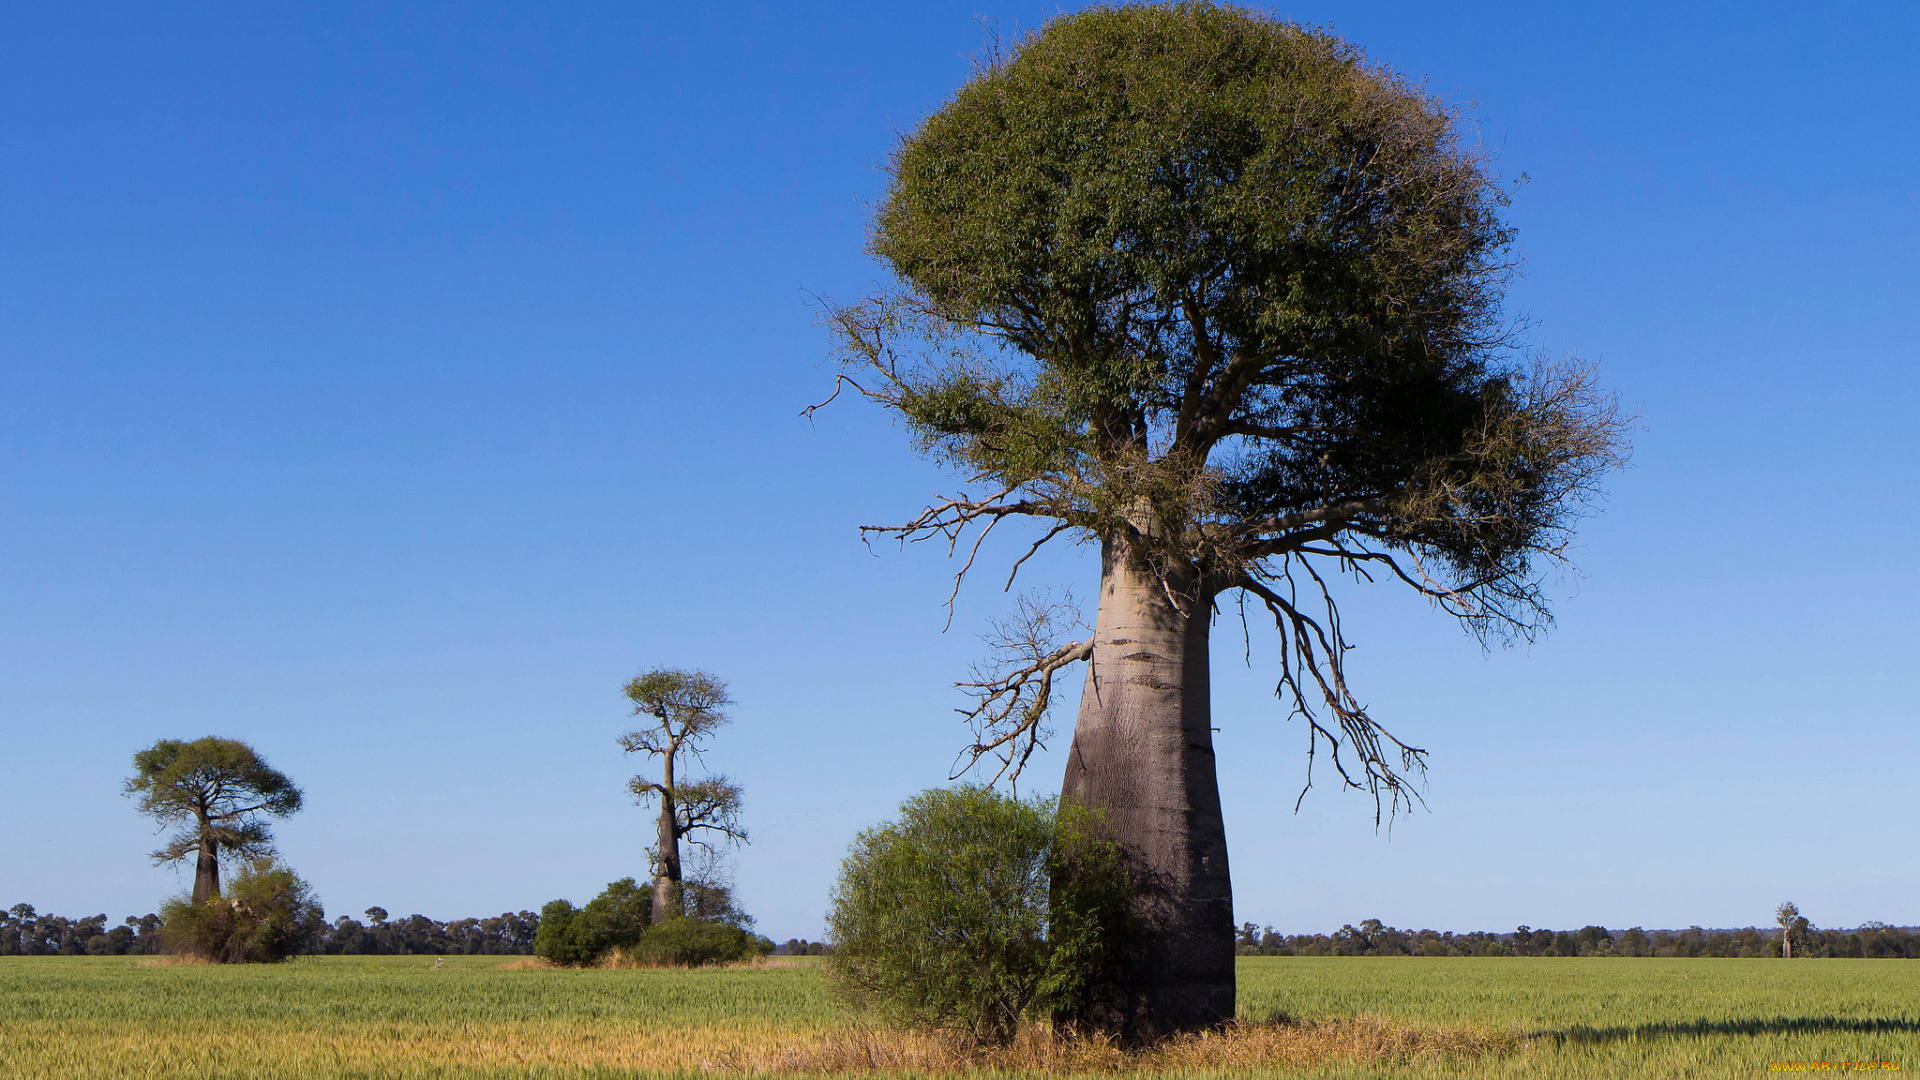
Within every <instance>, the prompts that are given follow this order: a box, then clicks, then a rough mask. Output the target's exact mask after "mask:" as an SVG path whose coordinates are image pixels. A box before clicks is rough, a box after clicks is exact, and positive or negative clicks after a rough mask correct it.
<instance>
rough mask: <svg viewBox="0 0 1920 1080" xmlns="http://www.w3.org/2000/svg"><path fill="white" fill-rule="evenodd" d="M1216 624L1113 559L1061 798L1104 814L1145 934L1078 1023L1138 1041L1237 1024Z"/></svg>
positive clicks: (1116, 553)
mask: <svg viewBox="0 0 1920 1080" xmlns="http://www.w3.org/2000/svg"><path fill="white" fill-rule="evenodd" d="M1193 585H1194V582H1193V581H1192V580H1187V581H1178V580H1176V581H1175V582H1174V583H1173V586H1174V590H1175V591H1176V592H1177V591H1180V590H1182V589H1183V588H1184V589H1188V590H1191V591H1193V592H1195V593H1198V592H1199V590H1197V589H1192V586H1193ZM1183 607H1184V608H1185V611H1184V612H1183V611H1182V610H1181V609H1182V608H1183ZM1211 614H1212V605H1211V598H1210V597H1204V596H1203V597H1202V598H1201V599H1198V600H1192V601H1188V600H1182V601H1181V603H1180V605H1179V606H1176V604H1175V602H1174V600H1173V599H1172V598H1171V597H1169V595H1168V589H1167V588H1166V587H1165V586H1163V585H1162V584H1161V582H1160V581H1159V580H1158V579H1157V578H1156V577H1155V576H1154V575H1153V573H1152V572H1151V571H1150V570H1148V569H1147V568H1146V567H1144V566H1142V565H1141V564H1140V562H1139V560H1138V559H1137V558H1136V557H1135V556H1133V554H1132V553H1131V552H1130V551H1129V550H1128V548H1127V545H1126V544H1125V543H1124V542H1122V541H1118V540H1111V539H1110V540H1108V541H1107V542H1106V543H1105V544H1104V545H1103V546H1102V552H1101V576H1100V609H1099V615H1098V617H1097V623H1096V626H1095V629H1094V650H1093V659H1092V663H1091V665H1090V666H1089V670H1088V672H1087V685H1086V690H1085V692H1084V694H1083V696H1082V697H1081V701H1080V713H1079V716H1078V718H1077V719H1076V720H1075V723H1074V732H1073V748H1072V750H1071V752H1070V753H1069V754H1068V758H1067V775H1066V780H1065V783H1064V784H1063V785H1062V788H1061V796H1062V798H1063V800H1066V801H1071V802H1075V803H1078V804H1080V805H1082V806H1085V807H1087V808H1089V809H1091V810H1094V811H1097V812H1099V813H1101V814H1102V815H1103V817H1104V819H1105V824H1106V828H1107V831H1108V836H1109V837H1110V838H1112V839H1113V840H1115V841H1117V842H1119V843H1120V845H1121V846H1122V847H1123V848H1124V849H1125V851H1126V854H1127V859H1128V863H1129V868H1130V870H1131V872H1132V873H1133V875H1134V898H1133V904H1132V915H1133V919H1134V925H1133V926H1132V928H1131V932H1130V933H1129V935H1128V938H1127V943H1126V946H1125V947H1124V948H1123V949H1122V950H1120V955H1119V956H1117V957H1115V958H1113V962H1112V963H1111V964H1110V965H1109V967H1108V969H1107V970H1106V971H1105V972H1103V973H1102V975H1101V976H1100V977H1099V978H1098V979H1097V980H1096V982H1095V985H1094V987H1093V992H1092V994H1091V995H1090V998H1089V1001H1088V1004H1087V1005H1086V1007H1085V1009H1084V1010H1083V1012H1082V1013H1081V1014H1080V1015H1077V1016H1074V1017H1071V1019H1073V1020H1075V1021H1076V1022H1078V1023H1080V1024H1081V1025H1083V1026H1086V1027H1090V1028H1093V1029H1095V1030H1101V1031H1107V1032H1111V1033H1114V1034H1116V1035H1118V1036H1120V1037H1121V1038H1122V1039H1124V1040H1126V1041H1129V1042H1142V1041H1147V1040H1151V1039H1154V1038H1157V1037H1159V1036H1161V1035H1165V1034H1169V1033H1172V1032H1176V1031H1194V1030H1199V1029H1203V1028H1207V1027H1211V1026H1214V1025H1217V1024H1220V1023H1222V1022H1223V1021H1226V1020H1229V1019H1231V1018H1232V1017H1233V1014H1234V973H1233V893H1232V886H1231V883H1230V882H1229V880H1228V876H1227V838H1226V826H1225V823H1224V821H1223V819H1222V817H1221V813H1220V788H1219V783H1218V781H1217V779H1216V777H1215V771H1214V756H1213V730H1212V727H1211V719H1212V707H1211V702H1210V700H1209V697H1210V695H1209V685H1208V656H1207V635H1208V629H1209V621H1210V618H1211Z"/></svg>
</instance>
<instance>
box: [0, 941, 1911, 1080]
mask: <svg viewBox="0 0 1920 1080" xmlns="http://www.w3.org/2000/svg"><path fill="white" fill-rule="evenodd" d="M500 965H501V960H500V958H496V957H451V958H448V959H447V960H446V961H445V962H444V963H441V964H438V965H436V963H435V962H434V960H433V958H430V957H366V958H359V957H329V958H324V959H311V960H299V961H295V962H293V963H291V964H285V965H280V966H274V967H264V966H262V967H210V966H186V965H182V966H142V965H140V964H138V963H137V962H136V961H133V960H129V959H123V958H92V957H72V958H65V957H44V958H43V957H6V958H0V1077H5V1078H9V1080H11V1078H14V1077H33V1078H41V1077H46V1078H58V1080H68V1078H71V1080H83V1078H84V1080H95V1078H101V1080H104V1078H108V1077H114V1078H119V1077H151V1078H169V1080H171V1078H183V1080H184V1078H189V1077H191V1078H195V1080H200V1078H226V1077H233V1078H239V1077H261V1078H274V1080H277V1078H283V1077H284V1078H294V1077H300V1078H309V1077H312V1078H331V1077H368V1078H372V1077H381V1078H386V1077H435V1078H441V1077H445V1078H455V1077H457V1078H463V1080H464V1078H478V1077H613V1076H633V1075H657V1074H662V1073H668V1074H673V1073H678V1074H690V1075H707V1074H712V1073H715V1072H721V1073H725V1072H739V1071H753V1070H754V1069H755V1068H762V1069H764V1068H768V1067H775V1068H778V1067H780V1066H781V1065H782V1063H784V1064H785V1065H787V1066H791V1065H792V1064H794V1063H796V1062H797V1063H801V1064H806V1063H808V1062H812V1063H813V1064H814V1067H815V1068H816V1069H817V1068H819V1067H820V1066H819V1063H820V1062H821V1061H826V1060H830V1059H829V1058H822V1057H820V1056H819V1055H817V1054H814V1056H812V1057H809V1056H808V1055H809V1054H810V1053H812V1049H810V1048H818V1047H821V1046H825V1045H830V1044H834V1043H835V1041H836V1040H840V1041H842V1042H844V1041H846V1040H847V1039H849V1038H852V1037H853V1036H854V1035H857V1034H858V1029H856V1028H854V1027H852V1026H851V1022H850V1020H849V1018H847V1017H846V1016H844V1015H842V1014H841V1013H840V1012H838V1011H837V1010H836V1009H835V1008H834V1007H833V1006H832V1004H831V1003H830V1002H829V1001H828V1000H827V996H826V994H825V991H824V988H823V986H822V984H821V980H820V973H819V971H818V970H817V969H816V968H815V967H813V966H811V965H809V964H806V963H804V962H802V963H798V964H794V965H792V966H785V967H772V968H760V969H751V970H721V971H648V970H639V971H635V970H609V971H564V970H537V969H536V970H512V969H507V968H503V967H501V966H500ZM1240 999H1241V1007H1242V1010H1243V1012H1244V1013H1245V1014H1246V1015H1247V1016H1249V1017H1253V1018H1260V1017H1264V1016H1267V1015H1269V1014H1272V1013H1274V1012H1284V1013H1285V1014H1287V1015H1288V1016H1290V1017H1293V1018H1295V1019H1296V1020H1299V1021H1307V1022H1309V1023H1307V1024H1305V1025H1295V1027H1294V1028H1291V1029H1275V1030H1304V1031H1307V1032H1310V1033H1311V1032H1315V1031H1318V1032H1320V1033H1322V1034H1327V1033H1332V1034H1331V1035H1329V1036H1328V1037H1329V1038H1332V1041H1330V1042H1329V1041H1326V1040H1324V1039H1323V1040H1322V1041H1323V1043H1324V1045H1321V1046H1320V1047H1319V1049H1317V1050H1315V1051H1314V1052H1313V1053H1312V1054H1309V1055H1308V1056H1306V1057H1304V1058H1297V1057H1289V1058H1287V1059H1286V1060H1288V1061H1296V1062H1298V1061H1305V1062H1308V1064H1305V1065H1300V1066H1298V1067H1274V1066H1264V1067H1261V1068H1259V1069H1257V1070H1250V1069H1248V1068H1246V1067H1244V1066H1243V1067H1240V1068H1232V1067H1229V1068H1224V1069H1221V1068H1208V1067H1203V1064H1202V1063H1205V1062H1209V1061H1211V1060H1213V1059H1212V1058H1210V1057H1209V1047H1210V1045H1211V1044H1197V1045H1195V1046H1192V1047H1189V1048H1187V1051H1186V1052H1185V1054H1184V1056H1183V1057H1181V1058H1180V1059H1179V1063H1178V1064H1177V1065H1175V1066H1171V1067H1165V1066H1164V1065H1163V1067H1161V1068H1159V1069H1158V1070H1157V1074H1159V1075H1209V1074H1213V1075H1235V1074H1237V1075H1246V1074H1248V1073H1249V1072H1250V1071H1257V1072H1258V1073H1259V1074H1260V1075H1277V1074H1278V1075H1299V1076H1316V1077H1376V1076H1378V1077H1384V1076H1407V1077H1415V1076H1422V1077H1424V1076H1500V1077H1521V1076H1527V1077H1537V1076H1550V1077H1559V1076H1567V1077H1619V1076H1635V1077H1643V1076H1647V1077H1727V1076H1753V1075H1758V1074H1762V1073H1767V1072H1769V1071H1770V1069H1771V1065H1772V1063H1774V1062H1821V1061H1828V1062H1834V1061H1849V1062H1862V1061H1868V1062H1888V1063H1893V1064H1895V1065H1898V1066H1904V1067H1905V1068H1908V1069H1916V1070H1920V963H1911V962H1903V961H1897V960H1883V961H1873V960H1807V961H1794V962H1791V963H1789V962H1784V961H1768V960H1628V959H1608V960H1600V959H1593V960H1586V959H1485V960H1468V959H1440V960H1426V959H1412V958H1406V959H1366V958H1333V957H1329V958H1293V957H1273V958H1254V959H1246V960H1243V961H1242V962H1241V968H1240ZM1354 1018H1362V1019H1361V1020H1359V1021H1358V1022H1357V1023H1353V1024H1346V1025H1344V1026H1343V1025H1341V1024H1336V1023H1333V1022H1334V1021H1350V1020H1353V1019H1354ZM1312 1022H1320V1024H1321V1025H1322V1026H1320V1027H1315V1026H1314V1023H1312ZM1333 1036H1337V1038H1336V1037H1333ZM1342 1040H1345V1041H1342ZM1455 1047H1465V1048H1466V1052H1455V1051H1454V1050H1453V1049H1452V1048H1455ZM1349 1051H1350V1052H1349ZM796 1053H797V1055H798V1056H795V1054H796ZM783 1055H784V1056H783ZM1143 1064H1144V1063H1143ZM1148 1071H1149V1072H1155V1071H1156V1070H1155V1069H1153V1068H1152V1067H1151V1066H1149V1067H1148Z"/></svg>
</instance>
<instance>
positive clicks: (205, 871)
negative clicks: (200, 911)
mask: <svg viewBox="0 0 1920 1080" xmlns="http://www.w3.org/2000/svg"><path fill="white" fill-rule="evenodd" d="M219 897H220V845H219V843H218V842H217V841H215V840H213V839H212V838H210V837H206V836H202V837H201V838H200V857H199V859H198V860H197V861H196V862H195V863H194V866H193V902H194V903H196V904H204V903H206V902H207V901H208V900H217V899H219Z"/></svg>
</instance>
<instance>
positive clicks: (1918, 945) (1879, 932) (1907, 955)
mask: <svg viewBox="0 0 1920 1080" xmlns="http://www.w3.org/2000/svg"><path fill="white" fill-rule="evenodd" d="M1789 932H1790V933H1791V934H1792V945H1793V950H1792V955H1793V957H1794V958H1795V959H1799V958H1802V957H1852V958H1855V959H1875V960H1877V959H1910V960H1920V927H1899V926H1888V925H1887V924H1886V923H1880V922H1867V923H1862V924H1861V925H1860V926H1858V927H1856V928H1854V929H1851V930H1844V929H1832V930H1822V929H1818V928H1816V927H1814V926H1812V925H1810V924H1808V923H1807V921H1806V919H1805V918H1804V917H1802V918H1796V919H1795V920H1794V921H1793V925H1792V927H1791V928H1790V930H1789ZM1781 935H1782V932H1781V931H1780V930H1778V929H1774V928H1772V927H1767V928H1764V929H1758V928H1755V927H1745V928H1742V929H1738V930H1703V929H1701V928H1700V927H1698V926H1690V927H1688V928H1686V929H1685V930H1646V929H1643V928H1641V927H1638V926H1636V927H1633V928H1632V929H1629V930H1609V929H1607V928H1606V927H1604V926H1583V927H1581V928H1580V929H1578V930H1547V929H1535V928H1533V927H1531V926H1524V925H1523V926H1519V927H1516V928H1515V929H1514V930H1513V931H1511V932H1509V933H1498V932H1491V931H1478V930H1476V931H1473V932H1470V933H1454V932H1453V931H1437V930H1401V929H1399V928H1397V927H1392V926H1387V925H1385V924H1383V923H1381V921H1380V920H1379V919H1366V920H1363V921H1362V922H1361V923H1360V925H1359V926H1353V925H1351V924H1349V925H1346V926H1342V927H1341V928H1340V929H1338V930H1336V931H1334V932H1333V933H1331V934H1279V933H1276V932H1274V929H1273V928H1272V927H1270V926H1268V927H1261V926H1256V925H1254V924H1253V923H1243V924H1241V926H1240V929H1239V930H1238V931H1237V932H1236V934H1235V939H1236V940H1235V947H1236V951H1237V952H1238V953H1239V954H1240V955H1242V956H1717V957H1745V958H1757V957H1768V956H1779V955H1780V954H1781Z"/></svg>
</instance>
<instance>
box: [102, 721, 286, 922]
mask: <svg viewBox="0 0 1920 1080" xmlns="http://www.w3.org/2000/svg"><path fill="white" fill-rule="evenodd" d="M126 793H127V794H128V795H137V796H139V797H140V812H141V813H143V814H147V815H149V816H151V817H152V818H153V819H154V820H155V821H157V822H158V823H159V824H160V827H161V828H166V827H167V826H170V825H175V826H178V828H177V829H176V830H175V831H174V833H173V835H171V836H169V837H167V842H166V844H165V846H163V847H161V848H160V850H158V851H155V852H154V853H153V861H154V862H155V863H156V864H158V863H170V862H179V861H181V860H183V859H185V858H186V857H187V856H188V855H193V856H195V863H194V870H193V902H194V903H195V904H199V903H203V902H205V901H207V900H210V899H213V898H214V897H217V896H219V895H220V860H221V859H228V860H233V859H240V860H251V859H258V858H261V857H263V856H267V855H271V854H273V833H272V832H271V831H270V830H269V829H268V828H267V823H266V822H265V821H263V820H262V819H261V818H262V815H271V816H273V817H286V816H287V815H289V814H292V813H294V812H295V811H297V810H299V809H300V800H301V795H300V789H299V788H297V787H295V786H294V785H293V781H292V780H289V779H288V778H287V775H286V774H285V773H283V772H280V771H279V770H277V769H274V768H271V767H269V766H268V765H267V763H266V762H265V761H264V760H262V759H261V757H260V755H259V754H258V753H256V752H255V751H254V749H253V747H251V746H248V745H247V744H246V743H243V742H241V741H240V740H238V739H222V738H217V737H215V736H212V735H209V736H207V737H206V738H204V739H195V740H193V741H192V742H185V741H182V740H180V739H162V740H160V741H159V742H157V743H154V744H153V745H152V746H150V747H148V748H146V749H145V750H142V751H140V752H139V753H137V754H135V755H134V756H133V776H131V777H129V778H128V780H127V783H126Z"/></svg>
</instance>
